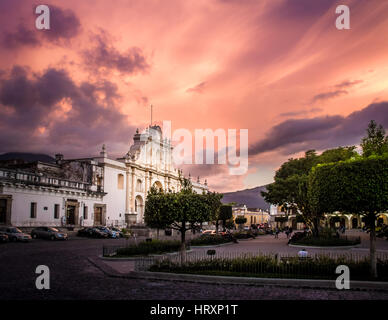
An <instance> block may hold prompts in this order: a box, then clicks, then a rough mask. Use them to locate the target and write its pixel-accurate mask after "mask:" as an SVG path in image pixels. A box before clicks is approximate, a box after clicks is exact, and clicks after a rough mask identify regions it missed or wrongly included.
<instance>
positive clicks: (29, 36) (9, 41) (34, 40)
mask: <svg viewBox="0 0 388 320" xmlns="http://www.w3.org/2000/svg"><path fill="white" fill-rule="evenodd" d="M2 45H3V46H5V48H7V49H15V48H19V47H21V46H31V47H36V46H40V45H41V42H40V40H39V38H38V32H37V30H34V29H27V28H26V27H25V26H24V25H23V24H19V25H18V26H17V29H16V30H15V31H14V32H8V33H5V34H4V37H3V40H2Z"/></svg>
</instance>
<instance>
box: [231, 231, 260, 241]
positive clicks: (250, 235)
mask: <svg viewBox="0 0 388 320" xmlns="http://www.w3.org/2000/svg"><path fill="white" fill-rule="evenodd" d="M233 236H234V237H235V238H236V239H250V238H255V237H256V236H255V234H254V233H253V232H252V231H240V232H235V233H233Z"/></svg>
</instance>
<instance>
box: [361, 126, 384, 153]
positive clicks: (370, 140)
mask: <svg viewBox="0 0 388 320" xmlns="http://www.w3.org/2000/svg"><path fill="white" fill-rule="evenodd" d="M366 131H367V135H366V136H365V137H364V138H362V140H361V147H362V155H363V156H364V157H369V156H371V155H373V154H374V155H383V154H385V153H388V137H387V136H385V130H384V128H383V126H382V125H381V124H380V125H377V123H376V121H374V120H371V122H370V123H369V125H368V129H367V130H366Z"/></svg>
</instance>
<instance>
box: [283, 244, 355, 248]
mask: <svg viewBox="0 0 388 320" xmlns="http://www.w3.org/2000/svg"><path fill="white" fill-rule="evenodd" d="M288 246H289V247H295V248H310V249H353V248H359V246H360V245H359V244H356V245H353V246H332V247H317V246H302V245H299V244H289V245H288Z"/></svg>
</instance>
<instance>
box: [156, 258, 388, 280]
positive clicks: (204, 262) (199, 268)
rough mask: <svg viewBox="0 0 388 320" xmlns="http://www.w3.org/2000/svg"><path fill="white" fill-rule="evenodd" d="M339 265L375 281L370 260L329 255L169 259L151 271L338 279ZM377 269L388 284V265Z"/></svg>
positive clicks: (157, 263) (378, 265) (380, 276)
mask: <svg viewBox="0 0 388 320" xmlns="http://www.w3.org/2000/svg"><path fill="white" fill-rule="evenodd" d="M339 265H346V266H348V267H349V269H350V274H351V275H352V279H353V280H356V279H357V280H371V279H370V277H369V270H370V267H369V262H368V259H367V258H365V259H362V260H359V261H353V260H352V259H349V258H346V257H338V258H331V257H327V256H316V257H313V258H311V259H300V258H298V257H289V258H287V260H284V261H282V260H280V261H279V260H278V259H276V257H271V256H256V257H239V258H206V259H199V260H195V261H188V262H186V263H185V264H183V265H181V264H180V263H179V262H177V261H172V260H168V259H165V260H161V261H158V262H156V263H155V264H153V265H152V266H151V267H150V269H149V271H153V272H172V273H189V274H207V275H222V276H245V277H260V278H262V277H266V278H278V277H279V278H304V279H336V278H337V277H338V274H336V272H335V270H336V268H337V266H339ZM377 269H378V275H379V278H378V280H380V281H388V262H387V261H381V260H378V263H377Z"/></svg>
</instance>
